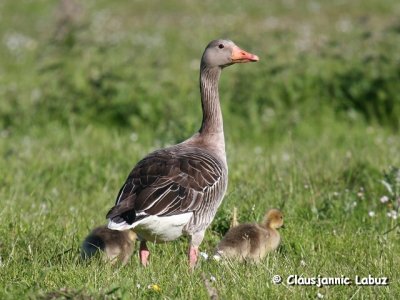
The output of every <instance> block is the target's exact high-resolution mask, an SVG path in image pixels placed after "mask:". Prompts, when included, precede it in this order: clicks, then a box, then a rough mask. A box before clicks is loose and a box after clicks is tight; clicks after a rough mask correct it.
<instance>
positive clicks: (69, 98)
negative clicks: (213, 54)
mask: <svg viewBox="0 0 400 300" xmlns="http://www.w3.org/2000/svg"><path fill="white" fill-rule="evenodd" d="M69 12H71V13H69ZM399 20H400V4H399V3H398V1H395V0H385V1H378V0H364V1H361V0H356V1H351V2H350V1H341V0H340V1H339V0H335V1H330V2H329V3H328V2H327V1H304V0H299V1H295V0H285V1H269V2H268V3H266V2H265V1H260V0H251V1H246V2H243V1H237V0H232V1H229V2H222V1H202V2H201V4H198V3H197V2H196V1H155V0H148V1H115V2H109V1H94V0H90V1H82V4H80V5H72V6H68V7H64V9H59V8H57V3H55V1H50V0H40V1H28V0H21V1H12V0H3V1H1V2H0V175H1V176H0V219H1V221H2V222H1V223H0V299H26V298H31V299H36V298H41V299H58V298H61V299H63V298H65V299H92V298H93V299H103V298H105V299H207V298H208V297H209V296H208V294H207V290H206V288H205V286H204V280H203V277H202V274H204V275H205V277H206V278H211V277H212V278H213V280H212V281H211V285H212V286H213V287H215V289H216V290H217V293H218V295H219V297H220V299H286V298H290V299H315V298H324V299H398V298H399V297H400V285H399V282H400V269H399V266H400V258H399V255H398V253H400V230H399V220H400V218H397V213H398V209H399V205H400V171H399V170H398V169H397V168H399V167H400V155H399V153H400V136H399V133H398V132H399V128H400V118H399V116H400V93H399V82H400V71H399V70H400V21H399ZM221 36H222V37H228V38H230V39H232V40H234V41H235V42H236V43H237V44H238V45H240V46H242V47H243V48H244V49H247V50H249V51H251V52H253V53H255V54H257V55H258V56H259V57H260V62H259V63H257V64H247V65H239V66H233V67H230V68H228V69H226V70H224V72H223V74H222V78H221V83H220V96H221V102H222V107H223V111H224V126H225V131H226V140H227V141H226V142H227V154H228V165H229V172H230V173H229V187H228V192H227V195H226V196H225V199H224V201H223V204H222V206H221V207H220V209H219V211H218V213H217V216H216V218H215V220H214V222H213V223H212V225H211V227H210V229H209V230H208V231H207V233H206V237H205V240H204V242H203V244H202V246H201V251H203V252H206V253H208V254H209V255H211V254H212V251H213V249H214V247H215V245H216V243H217V242H218V240H219V239H220V238H221V236H222V235H223V233H224V232H225V231H226V230H227V228H228V226H229V219H230V214H231V211H232V209H233V207H234V206H236V207H237V208H238V211H239V221H240V222H256V221H259V220H261V218H262V216H263V214H264V212H265V211H266V210H267V209H268V208H272V207H277V208H281V209H282V210H283V212H284V215H285V225H286V228H285V229H282V230H281V235H282V244H281V246H280V248H279V249H278V251H276V252H274V253H271V254H270V255H268V256H267V258H266V259H265V260H264V261H263V263H262V264H260V265H251V264H238V263H235V262H228V263H217V262H215V261H209V260H205V259H201V260H200V262H199V266H198V268H197V269H196V270H195V272H194V273H193V274H191V273H190V272H189V271H188V267H187V258H186V250H187V240H186V239H185V238H182V239H181V240H179V241H176V242H174V243H169V244H166V245H150V250H151V251H152V257H151V264H150V266H149V267H148V268H142V267H141V266H140V264H139V261H138V258H137V255H136V253H135V255H134V256H133V257H132V259H131V261H130V263H129V264H127V265H126V266H124V267H121V266H118V265H116V266H111V265H108V264H105V263H103V262H101V261H100V260H99V259H94V260H92V261H90V262H88V263H85V262H82V261H81V260H80V259H79V251H80V250H79V247H80V243H81V242H82V240H83V239H84V238H85V236H86V235H87V234H88V232H89V231H90V230H91V229H92V228H93V227H95V226H98V225H102V224H105V223H106V219H105V215H106V213H107V211H108V209H109V208H110V207H111V206H112V205H113V203H114V199H115V197H116V195H117V193H118V191H119V188H120V186H121V184H122V183H123V181H124V180H125V178H126V176H127V175H128V173H129V171H130V170H131V168H132V167H133V166H134V164H135V163H136V162H137V161H138V160H139V159H140V158H142V157H143V156H144V155H145V154H146V153H148V152H149V151H151V150H153V149H156V148H159V147H162V146H165V145H169V144H173V143H176V142H179V141H181V140H183V139H185V138H187V137H189V136H190V135H191V134H193V133H194V132H195V131H196V130H198V128H199V126H200V121H201V107H200V100H199V93H198V64H199V59H200V55H201V54H202V51H203V49H204V47H205V45H206V44H207V43H208V42H209V41H210V40H212V39H214V38H218V37H221ZM384 196H386V197H384ZM291 274H292V275H298V276H302V277H317V276H325V277H341V276H346V277H349V278H351V279H354V278H355V277H356V276H360V277H367V276H368V275H371V276H374V277H388V278H389V285H387V286H359V285H356V284H355V283H353V284H352V285H350V286H324V287H317V286H291V285H289V284H288V283H287V282H286V279H287V278H288V276H289V275H291ZM273 275H280V276H281V277H282V278H283V283H282V284H273V283H272V277H273ZM151 285H157V287H159V288H160V289H158V288H157V287H154V286H153V288H151ZM149 286H150V288H149Z"/></svg>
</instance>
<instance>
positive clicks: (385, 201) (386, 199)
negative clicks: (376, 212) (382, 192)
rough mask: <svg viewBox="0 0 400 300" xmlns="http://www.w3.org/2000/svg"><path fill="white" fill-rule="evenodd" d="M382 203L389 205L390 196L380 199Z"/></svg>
mask: <svg viewBox="0 0 400 300" xmlns="http://www.w3.org/2000/svg"><path fill="white" fill-rule="evenodd" d="M379 200H380V201H381V202H382V203H387V202H388V201H389V197H388V196H382V197H381V199H379Z"/></svg>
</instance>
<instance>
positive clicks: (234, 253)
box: [214, 209, 283, 262]
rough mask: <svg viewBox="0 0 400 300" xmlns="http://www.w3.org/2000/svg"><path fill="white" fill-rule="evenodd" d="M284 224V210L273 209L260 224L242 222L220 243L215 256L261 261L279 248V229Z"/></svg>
mask: <svg viewBox="0 0 400 300" xmlns="http://www.w3.org/2000/svg"><path fill="white" fill-rule="evenodd" d="M282 225H283V214H282V212H281V211H279V210H278V209H271V210H269V211H268V212H267V213H266V214H265V217H264V220H263V222H262V223H260V224H240V225H237V226H235V227H232V228H231V229H230V230H229V231H228V232H227V233H226V235H225V236H224V237H223V239H222V240H221V241H220V243H219V244H218V246H217V254H216V255H215V256H214V258H216V259H217V260H218V259H219V258H221V257H222V258H225V257H226V258H233V259H238V260H239V261H243V260H251V261H254V262H260V261H261V260H262V259H263V258H264V257H265V255H266V254H267V253H269V252H271V251H273V250H275V249H276V248H278V246H279V244H280V241H281V237H280V234H279V232H278V230H277V229H278V228H280V227H282Z"/></svg>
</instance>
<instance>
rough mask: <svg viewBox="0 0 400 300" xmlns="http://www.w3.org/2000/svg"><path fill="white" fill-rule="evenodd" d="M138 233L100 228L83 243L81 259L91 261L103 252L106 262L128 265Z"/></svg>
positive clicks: (94, 230)
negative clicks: (90, 259)
mask: <svg viewBox="0 0 400 300" xmlns="http://www.w3.org/2000/svg"><path fill="white" fill-rule="evenodd" d="M135 241H136V233H135V232H133V231H132V230H126V231H117V230H111V229H108V228H107V226H106V225H105V226H100V227H97V228H95V229H93V231H92V232H91V233H90V234H89V235H88V236H87V237H86V238H85V240H84V241H83V243H82V248H81V249H82V251H81V257H82V258H83V259H89V258H91V257H92V256H94V255H95V254H96V253H97V252H100V251H103V254H102V258H103V260H104V261H106V262H107V261H108V262H111V263H115V262H116V261H121V263H122V264H123V265H125V264H127V263H128V261H129V259H130V257H131V255H132V253H133V249H134V246H135Z"/></svg>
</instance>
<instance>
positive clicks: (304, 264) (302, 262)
mask: <svg viewBox="0 0 400 300" xmlns="http://www.w3.org/2000/svg"><path fill="white" fill-rule="evenodd" d="M306 265H307V264H306V262H305V261H304V259H302V260H301V261H300V266H302V267H305V266H306Z"/></svg>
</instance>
